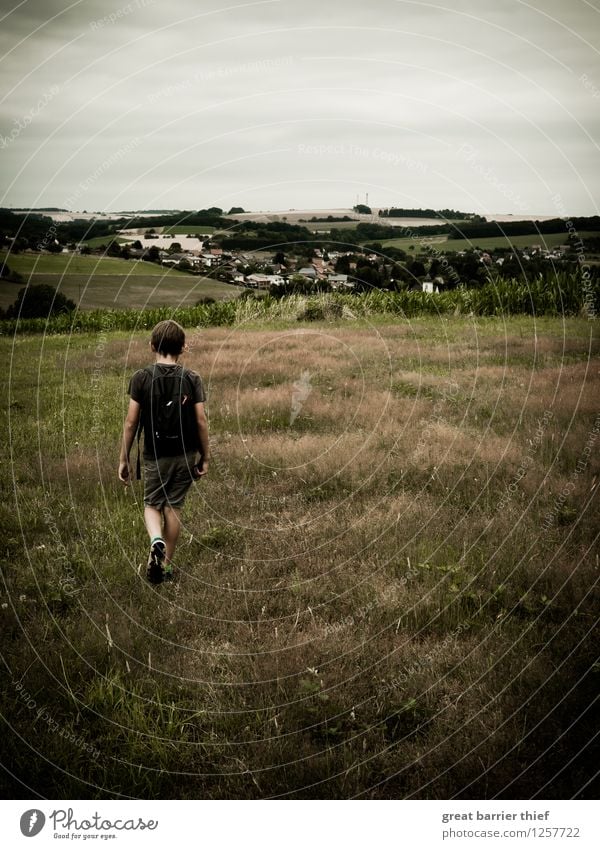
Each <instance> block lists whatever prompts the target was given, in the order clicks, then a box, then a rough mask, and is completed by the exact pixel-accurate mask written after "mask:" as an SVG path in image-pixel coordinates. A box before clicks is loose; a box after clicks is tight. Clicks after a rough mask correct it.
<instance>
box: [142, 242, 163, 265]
mask: <svg viewBox="0 0 600 849" xmlns="http://www.w3.org/2000/svg"><path fill="white" fill-rule="evenodd" d="M143 259H145V260H146V261H147V262H160V251H159V250H158V248H157V246H156V245H151V246H150V249H149V250H148V253H147V254H146V256H145V257H143Z"/></svg>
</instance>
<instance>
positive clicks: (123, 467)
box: [119, 460, 131, 486]
mask: <svg viewBox="0 0 600 849" xmlns="http://www.w3.org/2000/svg"><path fill="white" fill-rule="evenodd" d="M130 478H131V470H130V468H129V460H122V461H121V462H120V463H119V480H120V481H121V482H122V483H124V484H125V486H128V485H129V483H130Z"/></svg>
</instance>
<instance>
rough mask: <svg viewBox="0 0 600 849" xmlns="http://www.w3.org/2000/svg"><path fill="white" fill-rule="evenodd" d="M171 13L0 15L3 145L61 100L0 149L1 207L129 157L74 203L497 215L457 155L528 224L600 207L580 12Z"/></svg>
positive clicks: (47, 10) (587, 44) (528, 8)
mask: <svg viewBox="0 0 600 849" xmlns="http://www.w3.org/2000/svg"><path fill="white" fill-rule="evenodd" d="M165 9H166V7H165V6H164V4H162V3H159V2H156V1H155V0H130V2H124V3H122V2H120V0H114V2H113V3H112V4H111V6H110V7H108V6H107V5H106V4H105V3H104V2H101V0H86V2H83V3H79V4H75V5H73V6H66V5H65V4H64V3H59V2H54V1H53V2H49V3H47V2H44V3H42V2H41V0H38V2H28V3H26V4H24V5H22V6H20V7H17V8H16V9H15V11H14V12H13V13H11V14H9V15H8V16H7V17H6V18H5V20H4V21H3V23H2V32H1V34H0V39H1V43H2V45H3V58H2V60H1V64H0V68H1V69H2V73H3V77H4V79H5V92H7V94H5V96H4V98H3V99H2V101H1V102H0V134H2V136H3V137H5V138H6V137H8V135H9V133H10V132H11V131H12V129H13V128H14V127H15V126H16V124H17V123H18V122H19V121H20V122H21V123H22V122H23V116H25V115H27V114H29V112H30V110H31V109H32V108H33V107H34V106H35V104H37V103H38V102H39V101H40V98H41V97H42V96H43V94H44V92H45V91H46V90H47V89H48V88H49V86H50V85H56V86H58V87H59V93H58V95H57V96H56V97H53V98H52V100H51V102H49V103H48V104H47V105H46V106H45V108H44V109H42V110H39V112H38V113H36V115H35V119H34V120H31V121H30V122H29V123H28V125H27V127H25V128H24V129H23V130H22V131H21V132H20V134H19V136H18V138H16V139H15V140H14V141H13V142H12V143H11V144H10V145H9V146H6V147H5V148H4V149H2V150H0V156H1V157H2V165H3V168H4V173H5V174H7V175H9V179H6V178H5V186H6V190H5V194H4V196H3V198H2V199H1V200H0V203H2V204H3V205H12V206H21V205H30V204H31V205H61V199H63V198H65V197H69V196H70V195H71V194H72V187H73V186H77V185H78V184H79V183H80V182H82V181H85V180H86V178H87V176H88V175H89V174H90V173H92V172H94V170H95V169H97V168H98V167H99V164H101V163H103V162H104V161H106V160H107V159H108V158H110V157H111V156H113V157H114V156H115V154H116V153H117V152H118V151H120V150H122V149H124V148H127V147H128V145H129V146H130V147H129V148H128V149H129V150H130V152H129V153H128V155H127V156H126V157H121V158H120V159H115V161H114V164H113V165H112V166H111V167H110V168H108V169H106V170H105V172H104V173H103V176H102V179H101V180H97V181H96V182H95V183H94V184H93V185H92V186H90V187H89V189H88V190H87V193H86V195H87V196H86V198H85V206H86V208H95V209H100V208H103V207H106V206H109V207H110V205H111V204H112V203H113V202H114V199H115V198H119V199H120V200H119V203H120V205H121V206H123V205H126V206H127V207H129V208H132V207H136V206H138V207H141V206H143V205H146V204H148V203H149V202H150V201H149V200H148V198H153V197H155V196H158V195H160V196H162V197H164V198H168V204H172V205H173V206H177V207H182V206H191V207H194V206H195V207H199V206H204V205H210V204H212V203H220V201H219V197H231V199H232V202H234V201H235V202H240V203H242V205H252V204H254V205H257V204H258V205H259V206H260V207H261V208H268V207H269V205H273V204H275V203H277V204H281V203H282V202H283V203H284V205H285V206H289V207H299V206H300V205H301V204H302V203H307V204H308V205H309V206H310V207H314V208H316V207H319V206H322V207H330V206H348V205H350V204H351V203H352V202H353V200H354V199H355V195H356V193H357V192H359V191H360V192H365V191H369V192H370V197H371V199H372V202H373V203H374V204H375V205H379V204H382V205H383V204H389V203H394V202H402V201H403V199H406V198H408V197H409V196H410V197H411V198H413V200H412V201H411V205H413V203H414V204H416V205H422V206H458V205H460V204H459V201H458V198H461V201H460V202H461V203H462V204H467V206H468V208H473V209H475V210H476V211H479V212H488V213H490V212H495V211H503V210H506V204H507V197H506V196H502V195H499V194H498V191H497V184H494V183H493V181H490V179H489V178H488V179H486V178H484V177H483V176H482V169H478V170H476V169H474V168H472V167H471V168H469V167H468V164H467V163H465V162H464V158H463V160H461V159H460V157H457V150H458V149H459V147H460V145H461V144H463V143H464V142H469V143H470V144H472V145H473V146H474V147H475V148H476V149H477V150H478V151H479V157H480V160H481V162H482V163H484V164H485V166H486V168H488V169H492V170H493V173H494V174H497V175H498V180H500V179H501V180H502V182H503V183H506V184H508V183H510V185H511V187H512V188H513V190H514V193H517V194H519V195H520V196H521V197H523V198H526V199H527V203H528V204H531V208H530V211H531V213H532V214H536V213H537V214H543V213H544V212H546V211H549V212H552V211H553V207H552V202H551V198H552V195H553V194H555V193H556V192H559V193H560V194H562V196H563V198H564V199H565V203H566V204H567V206H568V208H569V210H570V211H571V212H572V214H576V213H579V214H584V213H588V214H592V213H595V212H597V209H596V206H595V202H594V200H593V198H594V197H595V193H596V192H595V189H596V185H595V184H596V177H595V174H596V169H595V166H594V157H595V156H597V148H598V117H597V115H598V110H597V106H598V99H597V98H595V97H594V91H595V90H597V91H599V92H600V71H599V70H598V67H599V66H598V63H597V48H598V41H599V38H598V36H599V32H600V27H599V21H600V17H599V14H598V11H597V10H596V9H595V8H594V7H592V6H591V5H590V4H584V3H574V4H568V5H566V4H564V3H562V2H559V0H551V2H544V3H540V4H538V6H537V7H536V6H535V5H534V4H532V3H527V4H525V3H522V2H519V0H509V2H506V3H503V4H497V3H495V2H493V0H483V2H477V3H475V2H473V0H462V2H457V3H453V4H452V8H448V9H447V10H444V9H442V8H441V7H439V6H437V5H435V4H433V3H426V2H408V0H399V2H394V0H378V1H377V2H375V3H371V4H368V5H366V4H364V3H362V2H359V0H347V2H343V0H332V2H328V3H323V2H322V1H321V0H318V2H317V0H306V2H303V3H302V4H299V3H297V2H292V0H272V2H271V1H269V2H254V3H241V4H236V3H226V2H224V0H215V2H214V5H213V7H212V8H210V9H204V8H200V9H199V8H198V4H197V3H195V2H191V0H189V2H188V1H187V0H186V2H182V0H178V2H175V3H172V4H170V5H169V7H168V14H166V12H165ZM584 74H585V75H586V81H585V82H586V84H584V82H582V80H581V77H582V75H584ZM132 140H138V143H136V144H135V145H134V146H133V147H131V143H132ZM310 140H313V141H315V142H318V143H319V144H326V143H332V144H337V145H338V146H339V145H340V144H344V143H346V145H347V144H348V143H349V142H351V143H352V144H354V145H355V146H356V147H359V148H364V149H366V150H370V151H374V150H377V149H379V150H381V151H388V152H389V153H390V155H394V154H396V155H398V156H400V155H401V156H402V157H404V163H406V162H407V161H409V160H411V161H416V160H419V161H421V162H423V163H424V165H425V166H426V167H424V168H423V169H422V170H421V171H420V172H417V171H415V170H413V171H410V169H409V168H407V167H406V164H404V165H403V166H400V165H399V164H396V166H395V167H392V166H391V164H390V160H387V161H386V160H385V159H384V158H383V157H382V156H380V157H379V158H378V157H377V156H375V155H373V154H372V155H370V156H361V155H356V154H350V153H348V152H347V151H346V152H345V153H342V154H340V155H338V156H337V157H336V156H335V155H329V156H320V157H315V156H312V157H310V156H307V155H305V156H299V155H298V145H299V144H301V143H302V142H303V141H306V142H307V143H308V142H309V141H310ZM488 173H491V172H489V171H488ZM494 185H496V188H494ZM236 186H237V187H238V191H239V201H238V199H237V198H236V197H234V195H235V192H236ZM285 192H288V194H287V201H286V200H284V195H285ZM453 197H454V200H453ZM244 199H245V200H244ZM166 203H167V201H165V203H164V204H162V205H165V204H166ZM499 203H500V204H501V210H498V209H497V205H498V204H499ZM507 211H513V210H511V209H508V210H507ZM514 211H516V210H514Z"/></svg>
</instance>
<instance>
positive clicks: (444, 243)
mask: <svg viewBox="0 0 600 849" xmlns="http://www.w3.org/2000/svg"><path fill="white" fill-rule="evenodd" d="M568 235H569V234H568V233H567V232H566V231H565V232H564V233H546V234H542V235H537V234H535V235H532V236H507V237H504V236H489V237H487V238H486V237H483V236H482V237H481V238H477V239H473V240H472V241H471V240H469V239H448V238H447V236H426V237H421V238H417V239H412V238H403V239H386V240H384V241H383V242H382V245H384V246H385V247H394V248H401V249H402V250H404V251H407V250H409V249H410V247H411V246H413V247H414V249H415V250H418V249H419V248H423V247H425V246H427V245H432V246H433V247H434V248H436V249H437V250H439V251H465V250H468V249H470V248H481V250H492V249H493V248H510V247H513V248H527V247H531V246H532V245H540V246H541V247H542V248H544V247H546V248H548V249H551V248H555V247H556V246H557V245H565V244H566V243H567V241H568ZM579 235H580V236H581V238H582V239H583V240H584V242H585V238H586V236H588V237H589V236H595V237H598V235H600V234H598V233H595V232H582V233H580V234H579ZM370 241H373V240H372V239H371V240H370Z"/></svg>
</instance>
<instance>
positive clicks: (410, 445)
mask: <svg viewBox="0 0 600 849" xmlns="http://www.w3.org/2000/svg"><path fill="white" fill-rule="evenodd" d="M188 341H189V344H190V351H189V353H188V354H187V355H186V362H187V364H188V365H190V366H191V367H194V368H196V369H197V370H198V371H199V372H200V373H201V374H202V376H203V378H204V381H205V385H206V388H207V392H208V397H209V401H208V405H207V406H208V413H209V419H210V428H211V438H212V453H213V457H212V462H211V469H210V474H209V476H208V477H207V478H206V479H205V480H203V481H202V482H201V483H200V484H196V485H195V488H194V489H193V490H192V492H191V494H190V497H189V500H188V504H187V506H186V511H185V514H184V531H183V534H182V540H181V544H180V548H179V552H178V560H177V563H176V566H177V568H178V572H179V580H178V582H176V583H174V584H173V585H162V586H159V587H153V586H150V585H148V584H147V583H146V581H145V579H144V578H143V570H144V565H145V559H146V547H147V541H146V536H145V532H144V529H143V522H142V510H143V507H142V503H141V489H140V486H141V485H140V484H139V483H135V484H134V485H133V486H131V487H129V488H128V489H126V490H125V489H123V487H122V486H121V485H120V484H119V483H118V481H117V479H116V465H117V459H118V447H119V437H120V428H121V423H122V417H123V414H124V411H125V405H126V390H127V383H128V378H129V375H130V374H131V372H132V371H133V370H134V369H136V368H138V367H140V366H141V365H143V364H145V362H146V359H147V342H148V340H147V334H140V333H135V334H130V333H126V332H110V333H109V332H105V331H99V332H97V333H89V334H86V333H78V334H74V335H73V336H71V337H66V336H60V335H55V336H49V337H44V336H42V335H38V336H19V337H15V338H14V339H10V338H6V337H4V338H2V339H0V347H1V349H2V354H3V357H4V361H5V363H6V367H5V369H4V370H3V375H2V380H3V384H4V385H3V397H5V398H6V399H7V404H6V405H5V413H4V416H3V428H4V434H3V438H2V442H1V443H0V444H1V446H2V447H1V451H2V466H1V468H2V472H1V474H2V488H3V499H2V503H1V504H0V511H1V516H2V527H3V553H4V558H3V563H2V575H3V585H2V598H1V600H0V601H1V608H0V627H1V628H2V649H1V655H0V663H1V664H2V667H3V675H2V679H1V680H2V684H1V688H2V701H3V706H2V714H3V716H4V717H5V718H7V721H8V722H9V723H10V726H9V727H10V733H6V734H4V735H3V740H2V748H3V756H2V762H3V763H4V764H9V765H10V771H9V772H4V773H3V778H2V783H3V785H4V786H3V795H5V796H6V795H11V796H12V797H16V798H27V797H29V796H30V795H32V794H35V793H39V794H40V795H41V796H43V797H50V798H120V797H141V798H219V799H222V798H267V797H290V798H351V797H352V798H354V797H359V798H408V797H410V798H421V799H423V798H440V799H442V798H444V799H448V798H451V797H454V798H463V799H474V798H475V799H476V798H493V797H495V798H506V799H515V798H516V799H527V798H532V797H534V796H538V797H539V798H541V799H550V798H570V797H572V796H579V797H581V798H594V797H595V794H596V793H597V788H595V787H594V786H593V783H592V780H593V777H594V774H595V773H596V770H597V763H598V754H599V753H598V750H597V746H596V748H594V746H595V744H594V739H593V738H594V735H596V734H597V731H598V724H597V711H595V709H594V708H595V706H596V702H597V699H598V664H597V657H598V647H597V632H596V631H595V628H596V626H597V617H598V593H597V589H598V577H599V572H598V569H599V562H598V553H597V547H596V546H597V515H598V498H597V493H598V487H597V481H598V476H599V474H600V461H599V459H598V439H599V437H598V433H599V431H600V417H599V414H598V401H597V399H598V397H599V390H600V370H599V368H598V365H599V361H598V354H599V344H598V335H597V328H596V326H595V323H594V322H592V321H587V320H585V319H580V318H569V319H564V320H563V319H560V318H537V319H533V318H532V317H527V316H521V317H512V318H473V317H471V318H465V317H452V316H448V317H442V316H440V317H417V318H414V319H411V320H407V319H404V320H403V319H401V318H397V319H396V320H393V319H392V318H391V317H390V316H389V315H382V316H373V317H371V318H369V320H368V321H367V320H364V321H362V320H360V319H356V320H348V321H347V322H346V323H344V324H343V326H342V325H341V324H336V323H334V322H312V323H303V322H298V321H293V322H288V323H286V322H284V321H280V322H279V323H278V324H277V325H276V326H265V325H264V324H262V325H261V324H258V323H256V322H255V323H252V322H248V323H245V324H243V325H242V326H231V327H225V328H210V329H205V330H200V331H193V330H192V331H189V333H188ZM15 794H16V796H15ZM306 828H307V832H308V830H309V829H310V824H307V825H306Z"/></svg>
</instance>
